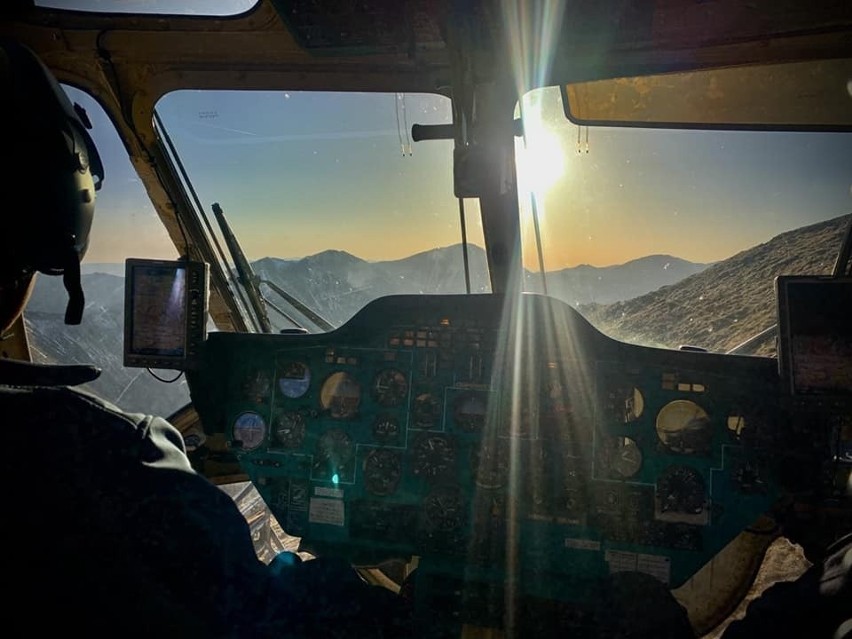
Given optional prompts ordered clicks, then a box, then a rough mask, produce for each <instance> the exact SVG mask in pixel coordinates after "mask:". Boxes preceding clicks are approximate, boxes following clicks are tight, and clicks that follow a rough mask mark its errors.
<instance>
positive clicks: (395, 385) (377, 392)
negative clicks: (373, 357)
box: [373, 368, 408, 408]
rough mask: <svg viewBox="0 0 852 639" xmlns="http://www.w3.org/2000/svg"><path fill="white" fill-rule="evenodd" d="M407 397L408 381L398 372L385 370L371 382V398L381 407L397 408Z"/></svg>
mask: <svg viewBox="0 0 852 639" xmlns="http://www.w3.org/2000/svg"><path fill="white" fill-rule="evenodd" d="M407 395H408V380H407V379H406V378H405V375H403V374H402V373H401V372H400V371H398V370H396V369H393V368H386V369H385V370H383V371H381V372H380V373H379V374H378V375H376V379H374V380H373V397H374V398H375V400H376V401H377V402H378V403H379V404H380V405H382V406H385V407H386V408H392V407H394V406H399V405H400V404H402V403H403V402H404V401H405V398H406V396H407Z"/></svg>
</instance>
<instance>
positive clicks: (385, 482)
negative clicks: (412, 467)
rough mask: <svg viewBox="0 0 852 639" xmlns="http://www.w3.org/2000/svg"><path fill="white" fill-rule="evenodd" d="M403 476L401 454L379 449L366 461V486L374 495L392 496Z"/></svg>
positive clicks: (371, 452) (371, 453)
mask: <svg viewBox="0 0 852 639" xmlns="http://www.w3.org/2000/svg"><path fill="white" fill-rule="evenodd" d="M401 476H402V456H401V455H400V453H399V452H397V451H393V450H387V449H384V448H379V449H376V450H373V451H370V454H369V455H367V457H366V458H365V459H364V485H365V486H366V488H367V490H368V491H369V492H371V493H372V494H374V495H381V496H384V495H390V494H392V493H394V492H395V491H396V487H397V486H398V485H399V478H400V477H401Z"/></svg>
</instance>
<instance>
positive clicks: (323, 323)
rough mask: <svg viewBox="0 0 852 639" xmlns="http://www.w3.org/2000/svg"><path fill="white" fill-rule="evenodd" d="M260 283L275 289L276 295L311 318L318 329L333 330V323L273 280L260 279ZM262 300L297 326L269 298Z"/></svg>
mask: <svg viewBox="0 0 852 639" xmlns="http://www.w3.org/2000/svg"><path fill="white" fill-rule="evenodd" d="M260 283H261V284H266V285H267V286H268V287H269V288H271V289H272V290H273V291H275V292H276V293H278V295H280V296H281V297H283V298H284V299H285V300H286V302H287V303H288V304H289V305H290V306H292V307H293V308H295V309H296V310H297V311H299V312H300V313H301V314H302V315H304V316H305V317H307V318H308V319H309V320H311V321H312V322H313V323H314V324H316V325H317V326H318V327H319V328H320V329H322V330H323V331H326V332H328V331H333V330H334V325H333V324H332V323H331V322H329V321H328V320H327V319H325V318H324V317H323V316H322V315H320V314H319V313H317V312H316V311H315V310H313V309H312V308H310V307H309V306H307V305H305V304H304V303H302V302H300V301H299V300H298V299H296V298H295V297H293V296H292V295H290V293H288V292H287V291H285V290H284V289H283V288H281V287H280V286H278V285H277V284H276V283H275V282H270V281H269V280H260ZM264 300H265V301H266V303H267V304H269V305H270V306H271V307H272V308H274V309H275V310H276V311H277V312H279V313H281V314H282V315H284V317H286V318H287V319H289V320H290V321H291V322H293V323H294V324H296V326H299V325H298V324H297V323H296V322H295V321H294V320H293V319H292V318H290V317H289V316H288V315H286V314H285V313H284V312H283V311H282V310H280V309H279V308H278V307H277V306H275V305H274V304H272V302H270V301H269V300H267V299H266V298H264Z"/></svg>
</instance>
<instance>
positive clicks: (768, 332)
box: [725, 324, 778, 355]
mask: <svg viewBox="0 0 852 639" xmlns="http://www.w3.org/2000/svg"><path fill="white" fill-rule="evenodd" d="M777 332H778V324H773V325H772V326H770V327H768V328H765V329H763V330H762V331H760V332H759V333H757V334H756V335H752V336H751V337H749V338H748V339H747V340H746V341H744V342H742V343H741V344H737V345H736V346H734V347H733V348H732V349H731V350H729V351H725V355H742V354H745V353H749V352H751V351H752V350H753V349H755V348H757V347H758V346H760V345H761V344H763V343H764V342H768V341H769V340H770V339H772V338H773V337H775V334H776V333H777Z"/></svg>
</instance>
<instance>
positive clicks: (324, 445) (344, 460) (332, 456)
mask: <svg viewBox="0 0 852 639" xmlns="http://www.w3.org/2000/svg"><path fill="white" fill-rule="evenodd" d="M354 456H355V444H353V443H352V438H351V437H350V436H349V434H348V433H347V432H346V431H345V430H343V429H342V428H332V429H330V430H327V431H325V432H324V433H323V434H322V435H321V436H320V438H319V440H317V447H316V450H315V451H314V472H315V473H316V474H317V475H319V476H321V477H333V476H334V475H343V474H347V472H348V470H349V468H348V466H349V464H350V463H351V462H352V459H353V458H354Z"/></svg>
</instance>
